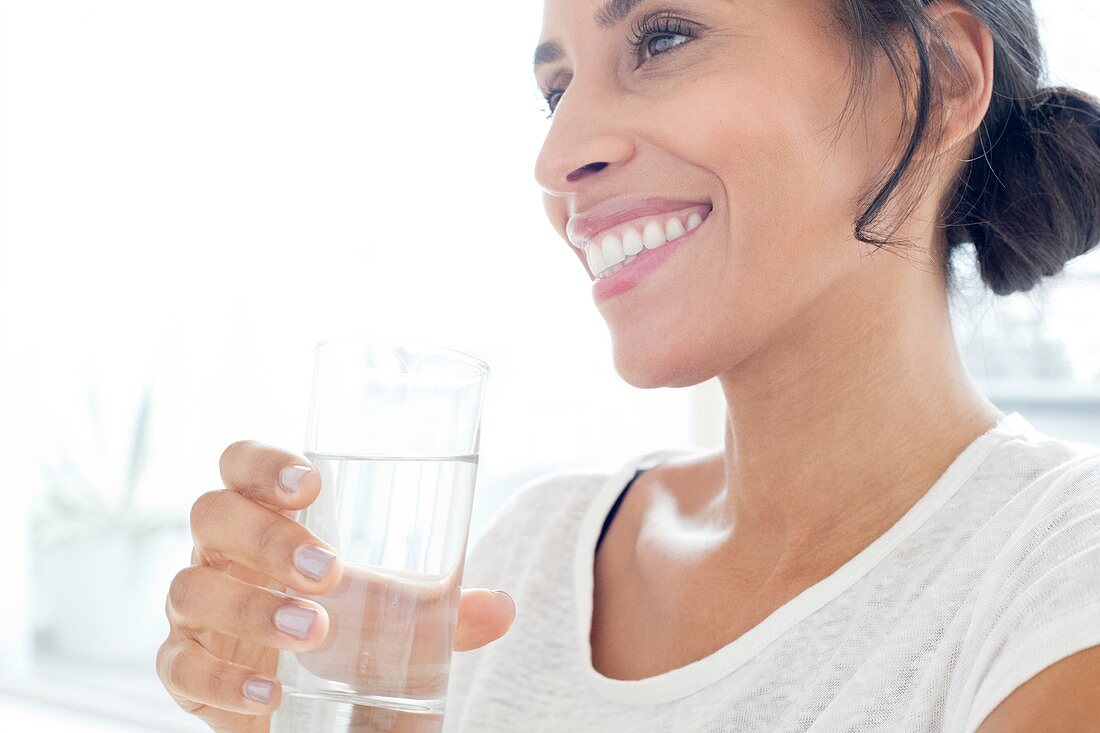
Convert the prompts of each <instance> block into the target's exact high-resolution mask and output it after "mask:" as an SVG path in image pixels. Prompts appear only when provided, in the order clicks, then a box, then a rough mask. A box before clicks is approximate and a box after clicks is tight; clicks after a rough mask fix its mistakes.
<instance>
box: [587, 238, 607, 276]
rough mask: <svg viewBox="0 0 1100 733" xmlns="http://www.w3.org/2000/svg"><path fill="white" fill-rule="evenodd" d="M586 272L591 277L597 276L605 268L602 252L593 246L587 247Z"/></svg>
mask: <svg viewBox="0 0 1100 733" xmlns="http://www.w3.org/2000/svg"><path fill="white" fill-rule="evenodd" d="M586 254H587V255H588V270H589V271H590V272H591V273H592V274H593V275H599V274H600V272H601V271H602V270H603V269H604V267H606V265H605V264H604V261H603V252H602V251H601V250H600V248H599V247H597V246H596V245H594V244H590V245H588V251H587V252H586Z"/></svg>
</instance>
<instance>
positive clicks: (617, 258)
mask: <svg viewBox="0 0 1100 733" xmlns="http://www.w3.org/2000/svg"><path fill="white" fill-rule="evenodd" d="M702 223H703V217H702V215H701V214H699V212H697V211H694V212H692V213H691V214H690V215H689V216H688V218H687V227H686V228H685V226H684V223H683V222H682V221H681V220H680V218H679V217H676V216H673V217H670V218H669V219H668V220H667V221H666V222H665V225H664V226H663V227H662V226H661V224H660V222H658V221H655V220H651V221H649V222H647V223H646V225H645V228H644V229H643V230H642V231H641V233H639V232H638V230H637V229H636V228H634V227H628V228H627V229H626V230H625V231H623V235H622V239H619V237H617V236H615V235H614V234H608V235H607V236H605V237H604V238H603V239H602V240H601V241H600V243H599V244H595V243H594V242H590V243H588V244H587V245H586V252H585V253H586V256H587V258H588V269H589V270H590V271H591V272H592V274H593V275H595V276H596V277H610V276H611V275H614V274H615V273H616V272H618V271H619V270H621V269H622V268H623V267H624V266H626V265H629V264H630V263H631V262H633V261H634V260H635V259H637V256H638V253H639V252H641V251H642V250H643V249H657V248H658V247H661V246H663V245H664V244H665V243H666V242H671V241H672V240H674V239H678V238H679V237H682V236H684V235H685V234H686V233H687V232H690V231H691V230H692V229H695V228H696V227H698V226H699V225H700V224H702Z"/></svg>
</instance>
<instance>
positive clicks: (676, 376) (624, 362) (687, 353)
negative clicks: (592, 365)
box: [612, 339, 719, 389]
mask: <svg viewBox="0 0 1100 733" xmlns="http://www.w3.org/2000/svg"><path fill="white" fill-rule="evenodd" d="M688 343H690V342H689V341H685V340H681V339H676V340H673V339H646V340H644V342H643V343H633V342H631V343H626V342H624V341H623V340H621V339H614V341H613V344H612V350H613V360H614V364H615V371H616V372H618V373H619V376H620V377H622V378H623V381H625V382H626V383H627V384H629V385H631V386H633V387H638V388H639V389H655V388H658V387H692V386H694V385H696V384H701V383H703V382H705V381H707V380H708V379H710V378H711V377H713V376H715V375H716V374H718V372H719V370H718V369H717V367H716V365H715V361H716V360H715V359H714V355H711V354H708V353H706V352H705V351H703V350H700V349H699V348H698V347H691V346H688V345H686V344H688Z"/></svg>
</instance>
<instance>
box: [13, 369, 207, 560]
mask: <svg viewBox="0 0 1100 733" xmlns="http://www.w3.org/2000/svg"><path fill="white" fill-rule="evenodd" d="M151 404H152V388H151V387H149V386H146V388H145V390H144V391H143V393H142V397H141V402H140V405H139V407H138V410H137V414H136V416H135V418H134V422H133V430H132V435H131V438H130V450H129V455H128V456H125V457H124V464H125V465H124V470H123V471H122V472H121V473H122V474H123V478H122V481H121V486H114V487H109V486H103V485H100V484H97V482H96V481H94V480H93V479H91V478H90V477H89V474H88V473H87V472H86V471H85V470H83V469H82V467H81V466H80V464H79V462H78V461H77V460H75V459H74V458H73V457H72V455H71V454H70V453H69V452H68V451H66V449H65V447H64V446H63V445H62V444H61V443H60V441H56V442H57V448H56V450H55V453H54V455H55V456H56V461H55V462H54V463H51V464H47V465H44V466H43V468H42V472H43V480H44V485H45V491H44V492H43V494H42V496H41V500H40V502H39V504H38V506H37V508H36V511H35V513H34V518H33V532H34V540H35V544H36V545H37V546H38V547H46V546H49V545H52V544H54V543H57V542H62V541H66V540H71V539H77V538H94V537H106V536H118V535H130V536H141V535H148V534H152V533H155V532H160V531H163V530H173V529H180V528H184V527H186V526H187V522H186V521H185V520H184V519H183V518H181V517H179V516H178V515H176V514H173V513H170V512H168V511H164V510H158V509H150V508H147V507H142V506H141V505H139V503H138V500H137V495H138V489H139V488H140V486H141V480H142V476H143V475H144V473H145V469H146V466H147V464H148V459H149V416H150V410H151ZM89 405H90V412H91V417H92V419H93V421H94V425H93V426H92V435H93V436H94V439H95V445H96V448H97V450H98V452H99V458H100V459H101V460H102V461H103V463H104V465H109V464H110V461H111V456H110V455H109V451H108V450H107V448H106V446H105V445H104V442H103V440H102V436H103V431H102V422H101V420H100V413H99V406H98V400H97V398H96V395H95V392H94V391H93V392H90V393H89ZM111 489H114V490H113V491H112V490H111ZM112 495H117V497H116V496H112Z"/></svg>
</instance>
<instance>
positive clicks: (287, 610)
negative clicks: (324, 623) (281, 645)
mask: <svg viewBox="0 0 1100 733" xmlns="http://www.w3.org/2000/svg"><path fill="white" fill-rule="evenodd" d="M316 620H317V612H316V611H314V610H313V609H312V608H303V607H301V606H299V605H296V604H290V605H287V606H282V607H281V608H279V610H278V611H276V612H275V626H276V627H277V628H278V629H279V631H282V632H283V633H284V634H290V635H291V636H293V637H295V638H297V639H305V638H306V637H308V636H309V630H310V629H312V628H313V622H314V621H316Z"/></svg>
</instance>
